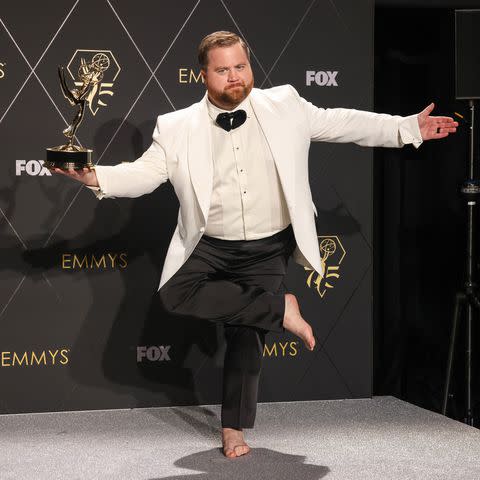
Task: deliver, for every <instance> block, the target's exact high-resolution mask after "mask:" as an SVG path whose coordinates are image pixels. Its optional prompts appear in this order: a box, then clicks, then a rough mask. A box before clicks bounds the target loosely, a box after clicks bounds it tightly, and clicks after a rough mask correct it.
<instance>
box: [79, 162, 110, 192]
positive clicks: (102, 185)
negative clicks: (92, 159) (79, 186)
mask: <svg viewBox="0 0 480 480" xmlns="http://www.w3.org/2000/svg"><path fill="white" fill-rule="evenodd" d="M103 168H104V167H102V166H95V173H96V175H97V182H98V185H99V187H94V186H91V185H85V186H86V187H87V188H89V189H90V190H91V191H92V192H93V194H94V195H95V196H96V197H97V198H98V199H99V200H101V199H102V198H104V197H107V198H115V197H112V196H110V195H108V188H107V185H106V183H107V182H106V179H105V175H103V173H104V172H103Z"/></svg>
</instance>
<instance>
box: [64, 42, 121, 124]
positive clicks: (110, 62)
mask: <svg viewBox="0 0 480 480" xmlns="http://www.w3.org/2000/svg"><path fill="white" fill-rule="evenodd" d="M90 59H91V60H90ZM87 62H91V63H92V64H94V65H96V66H97V67H98V68H99V69H100V70H101V71H102V73H103V78H102V81H101V82H99V83H98V84H96V85H95V86H94V87H93V88H92V89H91V90H90V92H89V94H88V97H87V100H88V108H89V109H90V112H91V113H92V115H94V116H95V115H96V114H97V112H98V110H99V108H100V107H106V106H107V105H108V104H107V103H105V101H106V100H105V101H104V99H105V97H111V96H113V90H112V88H113V85H114V83H115V80H116V79H117V77H118V74H119V73H120V70H121V68H120V65H119V63H118V62H117V59H116V58H115V56H114V55H113V53H112V51H111V50H76V51H75V53H74V54H73V55H72V58H71V59H70V61H69V62H68V65H67V71H68V73H69V74H70V76H71V78H72V80H74V82H75V86H76V87H78V88H80V87H81V86H82V82H79V81H78V80H77V72H78V71H80V70H81V69H82V67H83V66H84V65H85V64H86V63H87ZM102 97H103V98H102Z"/></svg>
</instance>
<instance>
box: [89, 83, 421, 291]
mask: <svg viewBox="0 0 480 480" xmlns="http://www.w3.org/2000/svg"><path fill="white" fill-rule="evenodd" d="M250 99H251V104H252V108H253V109H254V111H255V114H256V116H257V118H258V121H259V123H260V126H261V128H262V130H263V132H264V134H265V137H266V139H267V142H268V145H269V147H270V149H271V151H272V155H273V158H274V161H275V164H276V168H277V170H278V175H279V178H280V183H281V185H282V188H283V193H284V195H285V199H286V203H287V207H288V210H289V213H290V218H291V221H292V227H293V231H294V233H295V239H296V242H297V248H296V249H295V252H294V254H293V258H294V260H295V261H296V262H297V263H299V264H301V265H305V266H309V267H310V268H313V269H315V270H316V271H317V272H318V273H320V274H321V275H323V271H322V264H321V262H320V252H319V245H318V238H317V232H316V228H315V218H314V214H316V209H315V205H314V204H313V202H312V195H311V192H310V185H309V182H308V150H309V146H310V142H311V141H317V142H318V141H324V142H354V143H357V144H359V145H364V146H382V147H401V146H403V145H404V144H406V143H413V144H414V145H415V146H416V147H418V146H419V145H420V144H421V143H422V138H421V134H420V131H419V127H418V120H417V115H411V116H409V117H400V116H391V115H387V114H376V113H371V112H364V111H359V110H351V109H344V108H333V109H323V108H317V107H315V106H314V105H312V104H311V103H310V102H307V101H306V100H305V99H303V98H301V97H300V96H299V95H298V93H297V91H296V90H295V89H294V88H293V87H292V86H291V85H283V86H280V87H274V88H271V89H268V90H260V89H256V88H254V89H253V90H252V91H251V93H250ZM210 134H211V120H210V118H209V116H208V112H207V104H206V94H205V97H204V98H203V99H202V100H201V101H200V102H198V103H195V104H193V105H191V106H190V107H187V108H185V109H182V110H178V111H175V112H170V113H167V114H165V115H160V116H159V117H158V119H157V124H156V127H155V130H154V133H153V142H152V144H151V146H150V147H149V148H148V150H146V151H145V153H144V154H143V155H142V156H141V157H140V158H138V159H137V160H136V161H134V162H131V163H121V164H119V165H115V166H97V167H96V173H97V178H98V183H99V186H100V190H99V191H98V192H95V194H96V196H97V198H99V199H101V198H104V197H107V198H108V197H110V198H115V197H139V196H140V195H144V194H146V193H150V192H152V191H153V190H155V189H156V188H157V187H158V186H159V185H161V184H162V183H164V182H166V181H167V180H169V181H170V182H171V184H172V185H173V187H174V189H175V193H176V195H177V197H178V200H179V203H180V208H179V212H178V223H177V227H176V228H175V231H174V233H173V236H172V239H171V241H170V245H169V248H168V252H167V256H166V258H165V264H164V267H163V271H162V276H161V279H160V285H159V287H158V290H159V289H160V287H161V286H162V285H163V284H165V283H166V282H167V281H168V279H169V278H171V277H172V276H173V275H174V274H175V272H176V271H177V270H178V269H179V268H180V267H181V266H182V265H183V263H184V262H185V261H186V260H187V259H188V257H189V256H190V254H191V253H192V251H193V250H194V248H195V246H196V245H197V243H198V241H199V240H200V238H201V236H202V234H203V232H204V231H205V226H206V222H207V218H208V211H209V206H210V205H209V204H210V198H211V194H212V177H213V166H212V147H211V138H210Z"/></svg>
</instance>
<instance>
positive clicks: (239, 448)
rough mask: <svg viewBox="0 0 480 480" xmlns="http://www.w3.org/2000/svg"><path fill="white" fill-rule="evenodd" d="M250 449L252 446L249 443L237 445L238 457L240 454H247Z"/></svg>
mask: <svg viewBox="0 0 480 480" xmlns="http://www.w3.org/2000/svg"><path fill="white" fill-rule="evenodd" d="M249 451H250V447H249V446H248V445H237V446H236V447H235V453H236V454H237V457H239V456H240V455H245V454H246V453H248V452H249Z"/></svg>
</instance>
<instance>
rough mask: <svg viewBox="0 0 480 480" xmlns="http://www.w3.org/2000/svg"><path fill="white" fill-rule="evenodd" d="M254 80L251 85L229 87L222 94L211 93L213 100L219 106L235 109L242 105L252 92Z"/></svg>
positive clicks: (241, 84)
mask: <svg viewBox="0 0 480 480" xmlns="http://www.w3.org/2000/svg"><path fill="white" fill-rule="evenodd" d="M252 88H253V79H252V81H251V82H250V83H248V84H244V83H239V84H237V85H235V86H233V87H232V86H227V87H225V89H224V90H223V91H222V92H218V91H216V92H209V93H210V96H211V97H212V100H214V101H215V100H216V101H217V102H218V103H219V104H223V105H225V106H229V107H231V108H235V107H236V106H237V105H238V104H239V103H242V102H243V100H245V99H246V98H247V96H248V94H249V93H250V92H251V91H252Z"/></svg>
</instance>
